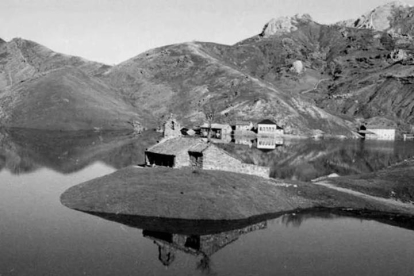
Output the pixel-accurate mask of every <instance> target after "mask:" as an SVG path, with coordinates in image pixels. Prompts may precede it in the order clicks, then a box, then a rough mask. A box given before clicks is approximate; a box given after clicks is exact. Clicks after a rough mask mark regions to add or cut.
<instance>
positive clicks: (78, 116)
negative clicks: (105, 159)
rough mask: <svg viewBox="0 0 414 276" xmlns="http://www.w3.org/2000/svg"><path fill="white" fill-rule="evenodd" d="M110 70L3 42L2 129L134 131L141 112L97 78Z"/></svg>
mask: <svg viewBox="0 0 414 276" xmlns="http://www.w3.org/2000/svg"><path fill="white" fill-rule="evenodd" d="M108 68H109V66H107V65H104V64H100V63H97V62H91V61H87V60H84V59H82V58H79V57H73V56H67V55H63V54H59V53H55V52H53V51H51V50H50V49H48V48H46V47H44V46H41V45H39V44H37V43H35V42H32V41H28V40H23V39H13V40H12V41H10V42H4V41H2V42H0V124H1V125H3V126H7V127H22V128H35V129H53V130H85V129H128V128H129V129H132V127H133V124H132V123H133V122H137V121H140V120H141V119H140V118H139V117H140V116H139V114H141V113H140V112H139V110H135V109H134V108H133V107H132V106H131V105H130V104H129V103H127V102H126V101H124V100H123V98H122V97H121V96H120V95H119V94H118V93H117V92H116V91H114V90H112V89H110V88H109V87H108V86H106V85H105V84H103V83H102V82H100V81H99V80H98V79H97V78H96V77H94V76H96V75H99V74H101V73H103V72H104V71H106V70H107V69H108ZM143 116H144V115H143ZM144 117H145V116H144ZM147 117H148V116H147Z"/></svg>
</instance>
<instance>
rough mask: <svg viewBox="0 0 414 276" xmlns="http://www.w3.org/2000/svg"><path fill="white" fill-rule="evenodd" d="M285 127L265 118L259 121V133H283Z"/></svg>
mask: <svg viewBox="0 0 414 276" xmlns="http://www.w3.org/2000/svg"><path fill="white" fill-rule="evenodd" d="M283 133H284V132H283V128H281V127H279V126H277V125H276V123H275V122H273V121H271V120H268V119H266V120H263V121H261V122H259V123H257V134H265V135H269V134H270V135H283Z"/></svg>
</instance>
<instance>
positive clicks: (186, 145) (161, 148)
mask: <svg viewBox="0 0 414 276" xmlns="http://www.w3.org/2000/svg"><path fill="white" fill-rule="evenodd" d="M198 145H207V143H206V142H204V141H203V140H202V139H199V138H185V137H177V138H171V139H165V140H161V141H160V142H159V143H158V144H155V145H153V146H152V147H150V148H149V149H148V150H147V152H153V153H158V154H165V155H177V154H179V153H181V152H183V151H189V150H190V149H191V148H192V147H195V146H198Z"/></svg>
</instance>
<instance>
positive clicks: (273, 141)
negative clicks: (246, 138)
mask: <svg viewBox="0 0 414 276" xmlns="http://www.w3.org/2000/svg"><path fill="white" fill-rule="evenodd" d="M279 145H283V138H282V137H278V136H275V137H269V136H266V137H261V136H259V137H257V148H258V149H275V148H276V146H279Z"/></svg>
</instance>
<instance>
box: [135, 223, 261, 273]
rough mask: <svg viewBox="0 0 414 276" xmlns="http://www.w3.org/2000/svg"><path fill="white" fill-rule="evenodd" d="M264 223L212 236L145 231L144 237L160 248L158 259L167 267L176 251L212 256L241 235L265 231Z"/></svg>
mask: <svg viewBox="0 0 414 276" xmlns="http://www.w3.org/2000/svg"><path fill="white" fill-rule="evenodd" d="M266 227H267V222H266V221H263V222H260V223H257V224H253V225H249V226H247V227H244V228H241V229H236V230H231V231H227V232H222V233H218V234H210V235H181V234H170V233H163V232H154V231H147V230H143V231H142V235H143V236H144V237H146V238H149V239H151V240H153V241H154V243H155V244H156V245H157V246H158V259H159V260H160V261H161V263H162V264H163V265H165V266H169V265H170V264H171V263H172V262H173V261H174V260H175V253H176V251H181V252H184V253H187V254H191V255H194V256H199V255H201V256H208V257H209V256H211V255H213V254H214V253H216V252H217V251H219V250H220V249H222V248H224V247H225V246H227V245H228V244H230V243H232V242H234V241H236V240H237V239H238V238H239V237H240V236H241V235H244V234H247V233H250V232H253V231H256V230H261V229H265V228H266Z"/></svg>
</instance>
